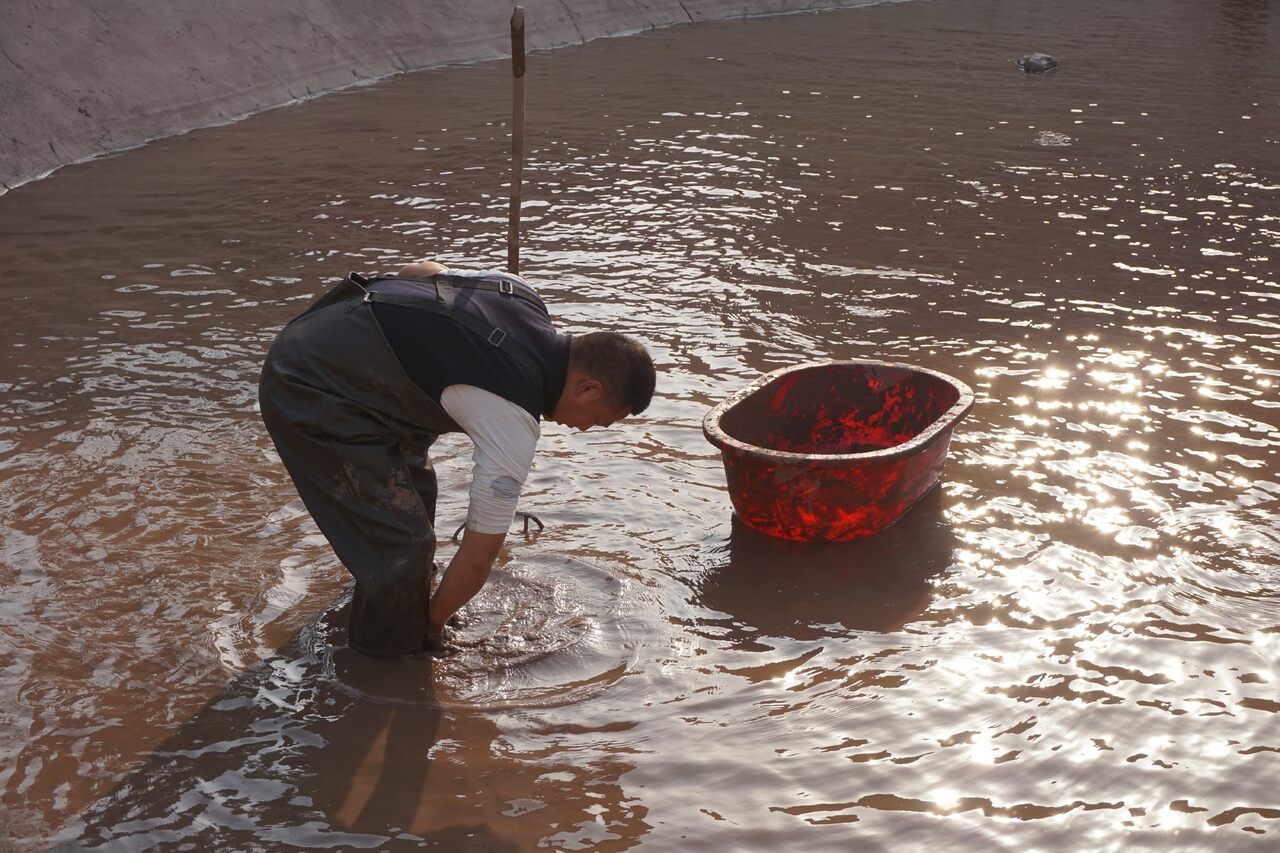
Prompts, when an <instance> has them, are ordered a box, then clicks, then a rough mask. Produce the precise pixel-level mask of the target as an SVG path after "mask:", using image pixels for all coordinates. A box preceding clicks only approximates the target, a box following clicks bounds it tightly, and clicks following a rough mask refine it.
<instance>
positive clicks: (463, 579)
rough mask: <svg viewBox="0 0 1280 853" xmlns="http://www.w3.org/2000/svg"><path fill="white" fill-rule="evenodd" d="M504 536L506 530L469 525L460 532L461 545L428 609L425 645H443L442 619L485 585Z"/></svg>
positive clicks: (435, 647)
mask: <svg viewBox="0 0 1280 853" xmlns="http://www.w3.org/2000/svg"><path fill="white" fill-rule="evenodd" d="M506 538H507V534H505V533H477V532H476V531H474V530H471V529H470V528H468V529H467V530H466V531H465V532H464V533H463V534H462V545H461V546H459V547H458V551H457V553H455V554H454V555H453V559H452V560H450V561H449V570H448V571H447V572H445V574H444V579H443V580H441V581H440V586H439V588H437V589H436V594H435V595H434V596H432V597H431V604H430V606H429V607H428V609H427V647H428V648H430V649H435V650H437V651H438V650H440V649H442V648H444V624H445V622H447V621H448V620H449V617H450V616H452V615H453V614H454V613H455V612H457V610H458V608H460V607H462V605H464V604H466V603H467V602H468V601H470V600H471V599H472V598H473V597H474V596H475V594H476V593H477V592H479V591H480V587H482V586H484V582H485V580H486V579H487V578H488V577H489V570H490V569H492V568H493V562H494V560H496V559H497V558H498V551H500V550H501V549H502V540H504V539H506Z"/></svg>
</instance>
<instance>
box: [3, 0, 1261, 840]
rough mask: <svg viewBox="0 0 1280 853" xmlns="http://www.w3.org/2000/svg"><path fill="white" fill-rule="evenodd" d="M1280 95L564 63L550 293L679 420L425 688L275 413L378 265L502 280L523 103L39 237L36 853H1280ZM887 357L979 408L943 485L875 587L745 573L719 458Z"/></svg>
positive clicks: (263, 168) (30, 668) (1053, 9)
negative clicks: (360, 600)
mask: <svg viewBox="0 0 1280 853" xmlns="http://www.w3.org/2000/svg"><path fill="white" fill-rule="evenodd" d="M1033 50H1039V51H1045V52H1049V53H1053V54H1055V55H1056V56H1057V57H1058V58H1059V60H1060V61H1061V68H1060V69H1059V70H1058V71H1056V72H1053V73H1051V74H1048V75H1043V76H1028V75H1024V74H1022V73H1021V72H1019V71H1017V70H1016V69H1015V67H1014V65H1013V62H1012V60H1013V59H1015V58H1016V57H1018V56H1019V55H1021V54H1023V53H1029V52H1031V51H1033ZM1277 57H1280V9H1276V8H1275V7H1274V6H1273V5H1272V4H1269V3H1267V2H1265V0H1218V2H1201V0H1174V2H1168V0H1162V2H1155V0H1134V2H1127V3H1123V4H1121V3H1112V2H1107V0H1080V2H1075V3H1054V2H1040V0H963V2H959V1H957V2H941V0H937V1H936V2H923V0H922V1H921V2H907V3H896V4H885V5H880V6H874V7H868V8H864V9H858V10H851V11H845V12H830V13H822V14H817V15H798V16H788V17H777V18H769V19H760V20H752V21H733V22H723V23H709V24H700V25H696V26H687V27H679V28H673V29H669V30H664V31H660V32H655V33H649V34H644V35H640V36H636V37H631V38H626V39H611V40H603V41H598V42H594V43H592V44H588V45H585V46H582V47H577V48H571V49H565V50H561V51H557V52H553V53H547V54H538V55H534V56H531V57H530V61H529V69H530V70H529V74H530V76H529V102H528V110H529V139H528V143H527V144H528V150H529V161H528V167H527V170H526V193H525V196H526V199H527V202H526V210H525V213H526V229H525V232H524V268H523V271H524V272H525V273H526V274H527V275H528V277H529V278H530V279H531V280H532V281H534V282H535V283H536V284H537V285H538V286H539V287H540V290H541V292H542V293H543V295H544V296H545V297H546V299H547V301H548V302H549V303H550V304H551V307H552V312H553V315H554V316H555V317H557V318H558V319H559V320H560V322H561V323H562V324H563V326H564V327H565V328H567V329H569V330H571V331H577V332H582V331H586V330H591V329H597V328H611V329H620V330H625V331H629V332H632V333H634V334H636V335H638V336H639V337H641V338H643V339H644V340H645V341H646V342H648V344H649V345H650V347H651V349H652V351H653V352H654V353H655V358H656V360H657V362H658V364H659V369H660V381H659V388H658V394H657V396H656V398H655V400H654V404H653V405H652V407H651V408H650V409H649V410H648V411H647V412H645V413H644V415H643V416H641V417H639V418H635V419H633V420H632V421H630V422H627V423H624V424H622V425H620V426H618V427H616V428H614V429H610V430H601V431H594V430H593V431H592V432H590V433H587V434H585V435H573V434H569V433H568V432H567V431H565V430H562V429H561V428H559V427H556V426H554V425H549V426H548V427H547V429H546V430H545V431H544V436H543V441H542V446H541V448H540V454H539V458H538V461H537V463H536V467H535V469H534V471H533V474H532V476H531V478H530V481H529V483H528V486H527V488H526V491H525V493H524V495H523V496H522V501H521V502H522V508H523V509H525V510H527V511H530V512H533V513H535V514H537V515H538V516H540V517H541V518H542V519H543V520H544V521H545V522H547V529H546V530H545V531H544V532H542V533H541V534H540V535H533V534H530V535H528V536H526V535H524V534H523V533H521V532H519V531H516V532H514V533H513V534H512V536H511V537H510V538H509V540H508V543H509V545H508V548H507V549H506V551H505V552H504V555H503V557H502V558H501V561H500V563H501V564H500V566H499V568H498V569H496V570H495V576H494V579H493V581H492V582H491V585H490V586H489V587H488V588H487V589H486V591H485V592H484V593H483V594H482V595H481V597H479V598H478V599H477V600H476V601H475V602H474V604H473V606H472V607H471V625H470V627H468V628H467V629H465V630H464V631H463V632H462V648H461V651H460V652H459V654H458V655H456V656H455V657H453V658H449V659H446V660H443V661H436V662H428V661H393V662H381V663H370V662H366V661H364V660H363V659H360V658H358V657H356V656H354V655H353V654H352V653H351V652H350V651H349V650H347V649H345V647H344V644H343V639H342V630H341V628H342V613H341V608H342V606H343V596H344V591H345V588H346V584H347V578H346V574H345V572H344V571H343V569H342V567H341V566H340V565H338V564H337V562H336V560H335V558H334V557H333V556H332V554H331V552H330V550H329V549H328V547H327V545H326V543H325V542H324V540H323V538H322V537H321V536H320V535H319V534H318V532H317V530H316V528H315V527H314V525H313V524H312V523H311V521H310V520H309V518H308V517H307V515H306V513H305V511H304V509H303V508H302V506H301V503H300V502H299V500H298V499H297V496H296V494H295V493H294V492H293V489H292V486H291V484H290V482H289V481H288V479H287V477H286V475H285V473H284V470H283V469H282V467H281V466H280V464H279V462H278V460H277V459H276V458H275V456H274V454H273V452H272V450H271V448H270V443H269V441H268V438H267V435H266V433H265V431H264V429H263V428H262V426H261V424H260V421H259V419H258V415H257V412H256V411H255V405H256V403H255V384H256V380H257V374H258V368H259V364H260V362H261V359H262V357H263V355H264V353H265V351H266V348H267V346H268V345H269V344H270V342H271V340H272V339H273V337H274V335H275V334H276V333H277V332H278V331H279V329H280V328H281V327H282V326H283V324H284V323H285V322H286V320H288V319H289V318H290V317H291V316H293V315H294V314H295V313H297V312H298V311H299V310H300V309H301V308H302V306H304V305H305V304H306V303H307V301H308V300H310V299H311V298H312V297H313V296H314V295H315V294H317V293H319V292H321V291H322V290H324V289H325V287H326V286H327V285H328V284H329V283H331V282H333V281H334V280H335V279H336V278H337V277H340V276H342V275H344V274H345V273H346V272H347V271H348V270H351V269H356V270H361V271H364V272H375V271H379V270H392V269H395V268H396V267H397V266H398V265H400V264H401V263H403V262H405V261H407V260H410V259H415V258H422V257H428V258H438V259H440V260H442V261H444V262H445V263H448V264H452V265H456V266H460V267H465V266H470V267H485V266H488V267H499V266H501V265H502V264H503V259H504V258H505V242H504V241H505V215H506V200H505V192H506V189H505V186H504V182H505V181H506V180H507V179H508V159H507V158H508V150H507V145H508V142H507V127H506V125H505V124H504V122H505V120H506V118H507V116H508V113H509V109H510V104H509V85H510V81H509V69H508V66H507V65H506V64H505V63H489V64H479V65H472V66H462V67H454V68H446V69H439V70H434V71H430V72H424V73H419V74H414V75H409V76H405V77H401V78H397V79H393V80H389V81H386V82H384V83H381V84H378V85H375V86H372V87H366V88H362V89H358V90H351V91H347V92H343V93H339V94H335V95H331V96H327V97H324V98H321V99H317V100H314V101H310V102H307V103H305V104H301V105H296V106H293V107H289V108H286V109H280V110H276V111H272V112H268V113H265V114H262V115H259V116H256V117H253V118H251V119H248V120H246V121H243V122H240V123H238V124H235V125H231V126H226V127H220V128H213V129H207V130H202V131H199V132H195V133H191V134H188V135H186V136H183V137H180V138H173V139H168V140H163V141H159V142H155V143H153V144H150V145H147V146H145V147H142V148H140V149H136V150H134V151H130V152H127V153H125V154H123V155H120V156H116V157H111V158H106V159H102V160H99V161H96V162H93V163H90V164H85V165H79V166H74V167H70V168H67V169H63V170H61V171H59V172H58V173H56V174H54V175H53V176H52V177H50V178H49V179H47V180H44V181H40V182H38V183H34V184H30V185H27V186H24V187H21V188H19V189H17V190H15V191H12V192H9V193H8V194H7V195H4V196H3V197H0V261H2V262H3V264H4V267H5V268H6V269H8V270H9V275H8V283H7V284H6V286H5V287H6V292H7V295H8V298H7V300H6V305H7V308H6V311H5V314H4V317H3V320H0V323H3V329H4V333H3V336H2V340H0V392H2V394H3V398H2V399H3V403H2V405H0V587H2V588H3V595H2V596H0V756H3V759H4V760H3V761H0V848H3V847H5V846H6V845H7V846H9V847H12V848H15V849H47V848H49V847H50V846H56V847H58V848H59V849H66V850H74V849H81V848H89V849H93V848H100V849H111V850H132V849H142V848H146V847H148V846H150V845H161V846H163V847H164V848H165V849H175V850H181V849H190V850H213V849H225V850H254V849H264V850H266V849H271V850H276V849H288V848H290V847H303V846H305V847H329V848H340V849H414V848H417V847H424V848H429V849H430V848H434V849H440V850H450V851H455V850H486V851H507V850H511V851H516V850H528V849H537V848H545V849H557V850H593V851H608V850H624V849H631V848H640V849H648V850H659V851H672V850H684V849H690V848H693V847H695V846H696V847H697V849H700V850H716V851H721V850H723V851H742V850H805V851H826V850H832V851H837V850H838V851H845V850H851V849H858V850H877V849H920V848H922V847H924V846H925V845H926V844H942V845H945V847H946V849H972V850H984V851H985V850H992V849H1026V848H1034V849H1051V848H1058V849H1089V850H1110V849H1126V850H1129V849H1151V850H1167V849H1171V848H1173V847H1175V846H1176V847H1177V849H1180V850H1182V849H1186V850H1197V849H1203V850H1209V849H1213V850H1220V849H1231V850H1247V849H1259V850H1261V849H1275V847H1276V844H1277V834H1280V822H1278V821H1280V794H1277V789H1276V780H1277V778H1280V716H1278V714H1280V688H1278V686H1277V681H1278V679H1280V667H1278V666H1277V658H1278V656H1280V593H1278V592H1277V590H1278V589H1280V520H1278V511H1280V464H1278V462H1280V455H1278V450H1280V429H1278V428H1277V423H1278V422H1280V283H1278V278H1277V277H1278V273H1277V270H1278V269H1280V196H1278V195H1277V190H1280V104H1278V103H1277V97H1276V96H1277V92H1280V61H1278V60H1277ZM849 357H871V358H883V359H887V360H891V361H907V362H911V363H913V364H917V365H920V366H923V367H927V368H930V369H935V370H941V371H943V372H945V373H948V374H952V375H954V376H956V377H957V378H959V379H961V380H962V381H965V382H967V383H969V384H970V385H971V386H972V387H973V388H974V390H975V392H976V393H977V395H978V401H977V405H976V406H975V408H974V411H973V412H972V414H971V415H970V416H969V417H968V418H967V419H966V420H965V421H964V422H962V424H961V425H960V427H959V429H958V430H957V432H956V436H955V439H954V441H953V443H952V446H951V453H950V456H949V459H948V463H947V468H946V470H945V472H944V477H943V483H942V486H941V487H940V488H939V489H937V490H935V491H934V492H932V493H931V494H930V495H929V497H928V498H927V499H926V500H925V501H924V502H923V503H922V504H921V505H919V506H918V507H917V508H916V509H914V510H913V511H912V512H911V513H909V514H908V516H907V517H905V518H904V519H903V520H902V521H901V522H899V523H898V524H897V525H895V526H894V527H892V528H890V529H889V530H888V531H886V532H885V533H884V534H882V535H880V536H877V537H874V538H872V539H868V540H865V541H862V542H857V543H852V544H847V545H841V546H839V547H836V546H802V545H794V544H788V543H785V542H780V541H774V540H768V539H764V538H762V537H760V536H757V535H754V534H752V533H750V532H749V531H746V530H743V529H741V528H740V527H739V526H738V525H735V524H734V522H733V521H732V518H731V510H730V506H729V501H728V497H727V495H726V492H725V486H724V475H723V471H722V468H721V464H720V460H719V456H718V454H717V453H716V451H715V450H714V448H712V447H711V445H709V444H708V443H707V442H706V441H705V440H704V439H703V436H702V433H701V426H700V421H701V418H702V416H703V414H704V413H705V412H706V411H707V409H708V408H709V407H710V406H712V405H714V404H715V403H717V402H718V401H720V400H722V399H724V398H725V397H727V396H728V395H729V394H731V393H732V392H733V391H735V390H737V389H738V388H740V387H742V386H743V385H745V384H746V383H748V382H749V381H751V380H752V379H753V378H755V377H756V376H758V375H759V374H760V373H761V372H762V371H767V370H771V369H774V368H777V367H781V366H785V365H793V364H796V363H799V362H803V361H806V360H813V359H822V358H849ZM438 451H439V452H438V464H437V470H438V471H439V473H440V477H441V482H442V484H443V485H444V491H443V493H442V496H441V501H440V510H439V517H440V520H441V521H440V524H441V540H442V541H444V540H446V539H447V534H448V533H450V532H451V531H452V529H453V528H454V527H456V526H457V524H458V523H460V521H461V520H462V518H463V516H464V514H465V501H466V484H467V476H468V472H469V467H470V448H469V445H468V444H467V443H466V441H465V439H460V438H459V439H456V440H455V439H448V440H445V441H442V442H441V444H440V445H439V446H438ZM451 548H452V546H450V545H448V544H447V543H446V544H445V546H444V547H443V548H442V556H443V557H446V558H447V556H448V553H449V552H450V550H451Z"/></svg>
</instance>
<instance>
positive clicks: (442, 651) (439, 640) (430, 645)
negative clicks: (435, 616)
mask: <svg viewBox="0 0 1280 853" xmlns="http://www.w3.org/2000/svg"><path fill="white" fill-rule="evenodd" d="M452 639H453V632H452V631H450V630H449V627H448V626H447V625H441V626H440V627H439V628H437V627H435V626H434V625H429V626H427V644H426V646H425V648H424V649H423V650H424V651H426V652H427V653H428V654H434V655H450V654H453V653H454V652H455V651H456V649H454V647H453V646H452V645H451V644H450V641H451V640H452Z"/></svg>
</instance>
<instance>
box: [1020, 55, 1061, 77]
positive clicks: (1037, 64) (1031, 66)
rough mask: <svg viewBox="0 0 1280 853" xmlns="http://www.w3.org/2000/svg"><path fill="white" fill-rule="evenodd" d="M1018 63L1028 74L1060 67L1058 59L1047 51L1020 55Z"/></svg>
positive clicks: (1021, 69)
mask: <svg viewBox="0 0 1280 853" xmlns="http://www.w3.org/2000/svg"><path fill="white" fill-rule="evenodd" d="M1017 63H1018V70H1020V71H1025V72H1027V73H1028V74H1038V73H1042V72H1044V71H1052V70H1053V69H1055V68H1057V67H1058V60H1056V59H1054V58H1053V57H1052V56H1050V55H1049V54H1047V53H1028V54H1027V55H1026V56H1023V57H1020V58H1019V59H1018V60H1017Z"/></svg>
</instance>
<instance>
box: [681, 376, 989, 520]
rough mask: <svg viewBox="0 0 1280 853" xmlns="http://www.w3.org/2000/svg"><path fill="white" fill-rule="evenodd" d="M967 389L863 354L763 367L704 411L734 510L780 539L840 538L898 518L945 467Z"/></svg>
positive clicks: (966, 404) (969, 395)
mask: <svg viewBox="0 0 1280 853" xmlns="http://www.w3.org/2000/svg"><path fill="white" fill-rule="evenodd" d="M972 408H973V392H972V391H971V390H969V386H967V385H965V384H964V383H963V382H960V381H958V380H956V379H953V378H951V377H950V376H947V375H945V374H942V373H938V372H936V371H933V370H925V369H923V368H920V367H912V366H911V365H908V364H891V363H889V362H884V361H871V360H865V359H858V360H854V361H830V362H816V363H812V364H803V365H800V366H798V367H787V368H783V369H782V370H775V371H773V372H772V373H766V374H765V375H764V376H761V377H760V378H759V379H757V380H756V381H755V382H752V383H751V384H750V385H748V386H747V387H746V388H743V389H742V390H741V391H739V392H737V393H736V394H734V395H733V396H731V397H730V398H729V399H727V400H725V401H724V402H723V403H721V404H720V405H718V406H716V407H715V408H714V409H712V410H711V411H710V412H708V413H707V416H706V418H705V419H703V422H702V430H703V432H704V433H705V434H706V436H707V440H708V441H710V442H711V443H712V444H714V445H715V446H716V447H718V448H720V451H721V453H722V455H723V457H724V471H725V476H726V478H727V479H728V481H729V496H730V498H731V499H732V501H733V507H734V509H735V510H736V511H737V513H738V517H739V518H741V519H742V521H743V522H745V523H746V524H747V526H749V527H751V528H753V529H755V530H758V531H760V532H761V533H766V534H768V535H770V536H777V537H780V538H783V539H796V540H801V541H815V540H824V541H830V542H839V541H844V540H847V539H857V538H859V537H862V536H870V535H871V534H873V533H877V532H879V531H881V530H883V529H884V528H886V527H888V526H889V525H890V524H893V523H894V522H895V521H897V520H898V519H899V518H901V517H902V514H903V513H905V512H906V511H907V510H908V509H910V508H911V507H912V505H913V504H915V502H916V501H918V500H920V498H922V497H924V495H925V493H927V492H928V491H929V490H930V489H932V488H933V487H934V486H935V485H936V484H937V482H938V479H939V477H941V475H942V462H943V459H944V458H945V457H946V455H947V446H948V445H949V444H950V443H951V433H952V431H953V430H954V429H955V426H956V423H957V422H958V421H959V420H960V419H961V418H963V417H964V416H965V415H966V414H968V413H969V410H970V409H972Z"/></svg>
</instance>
